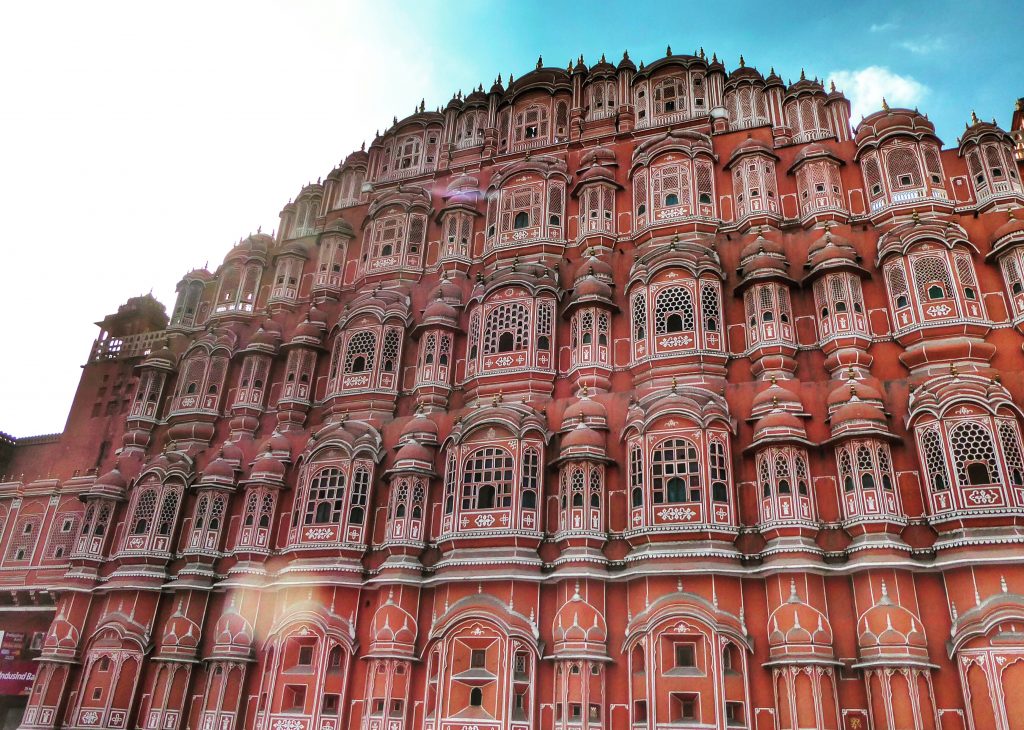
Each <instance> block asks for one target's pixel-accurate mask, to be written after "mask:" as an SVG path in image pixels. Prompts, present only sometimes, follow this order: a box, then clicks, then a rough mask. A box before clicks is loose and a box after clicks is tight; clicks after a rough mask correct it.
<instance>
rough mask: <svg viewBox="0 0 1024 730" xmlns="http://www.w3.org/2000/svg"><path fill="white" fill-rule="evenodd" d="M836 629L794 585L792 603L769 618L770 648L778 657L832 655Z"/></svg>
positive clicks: (792, 587)
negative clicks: (833, 633) (800, 594)
mask: <svg viewBox="0 0 1024 730" xmlns="http://www.w3.org/2000/svg"><path fill="white" fill-rule="evenodd" d="M832 638H833V636H832V626H831V625H830V624H829V621H828V618H826V616H825V615H824V614H823V613H822V612H821V611H819V610H817V609H816V608H814V607H812V606H810V605H808V604H807V603H806V602H805V601H804V600H803V599H801V598H800V596H799V595H797V592H796V584H795V582H792V581H791V583H790V596H789V599H788V600H787V601H786V602H785V603H783V604H782V605H780V606H779V607H778V608H776V609H775V610H774V611H772V614H771V616H770V617H769V618H768V646H769V649H770V650H773V653H774V654H786V655H794V654H797V655H804V656H806V655H808V654H810V655H822V654H823V655H826V656H830V655H832Z"/></svg>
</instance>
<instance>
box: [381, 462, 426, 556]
mask: <svg viewBox="0 0 1024 730" xmlns="http://www.w3.org/2000/svg"><path fill="white" fill-rule="evenodd" d="M426 494H427V484H426V482H425V481H424V479H423V478H421V477H406V476H402V477H398V478H396V479H395V480H394V481H393V482H392V483H391V499H390V502H389V503H388V526H387V539H388V541H389V542H410V541H411V542H414V543H422V542H423V538H424V533H423V515H424V511H425V509H426Z"/></svg>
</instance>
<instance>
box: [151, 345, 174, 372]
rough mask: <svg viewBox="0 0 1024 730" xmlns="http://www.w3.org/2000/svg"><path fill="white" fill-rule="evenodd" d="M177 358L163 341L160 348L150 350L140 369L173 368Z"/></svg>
mask: <svg viewBox="0 0 1024 730" xmlns="http://www.w3.org/2000/svg"><path fill="white" fill-rule="evenodd" d="M176 360H177V358H176V357H175V356H174V353H173V352H171V349H170V348H169V347H167V340H164V341H163V342H162V343H161V344H160V346H159V347H158V348H156V349H154V350H152V351H151V352H150V353H149V354H148V355H146V359H144V360H143V361H142V367H144V368H161V369H167V368H173V367H174V363H175V361H176Z"/></svg>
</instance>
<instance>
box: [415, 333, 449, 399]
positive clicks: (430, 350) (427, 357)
mask: <svg viewBox="0 0 1024 730" xmlns="http://www.w3.org/2000/svg"><path fill="white" fill-rule="evenodd" d="M453 339H454V336H453V335H452V333H451V332H448V331H446V330H429V331H428V332H427V333H426V334H425V335H424V336H423V337H422V338H421V339H420V353H419V361H418V367H417V374H416V383H417V385H423V384H436V385H443V386H445V387H448V386H450V385H451V372H452V342H453Z"/></svg>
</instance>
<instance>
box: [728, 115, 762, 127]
mask: <svg viewBox="0 0 1024 730" xmlns="http://www.w3.org/2000/svg"><path fill="white" fill-rule="evenodd" d="M769 124H771V120H770V119H769V118H768V117H750V118H748V119H737V120H736V121H731V120H730V122H729V126H730V127H731V128H732V129H734V130H739V129H753V128H754V127H767V126H768V125H769Z"/></svg>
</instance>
